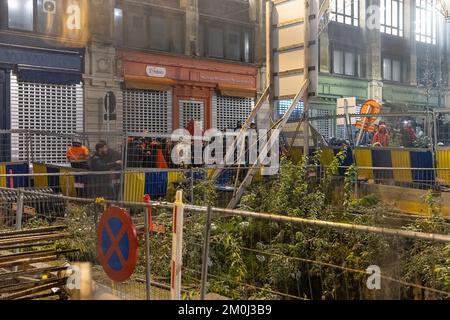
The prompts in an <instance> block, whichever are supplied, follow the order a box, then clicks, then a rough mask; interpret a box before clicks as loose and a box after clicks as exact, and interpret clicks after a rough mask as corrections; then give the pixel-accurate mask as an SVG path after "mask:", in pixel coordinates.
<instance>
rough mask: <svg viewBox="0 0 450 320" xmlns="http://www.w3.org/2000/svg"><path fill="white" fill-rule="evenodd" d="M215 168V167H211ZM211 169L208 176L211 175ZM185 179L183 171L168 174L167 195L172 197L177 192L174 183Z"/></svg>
mask: <svg viewBox="0 0 450 320" xmlns="http://www.w3.org/2000/svg"><path fill="white" fill-rule="evenodd" d="M210 170H214V169H210ZM209 174H210V172H209V170H208V177H209ZM183 179H185V175H184V173H183V172H180V171H170V172H169V173H168V174H167V196H168V197H172V196H173V195H174V194H175V187H174V185H173V184H174V183H175V182H179V181H181V180H183Z"/></svg>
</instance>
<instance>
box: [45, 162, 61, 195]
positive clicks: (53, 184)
mask: <svg viewBox="0 0 450 320" xmlns="http://www.w3.org/2000/svg"><path fill="white" fill-rule="evenodd" d="M47 173H60V170H59V168H55V167H52V166H47ZM48 186H49V187H50V188H52V189H53V191H55V192H56V193H60V192H61V185H60V183H59V176H48Z"/></svg>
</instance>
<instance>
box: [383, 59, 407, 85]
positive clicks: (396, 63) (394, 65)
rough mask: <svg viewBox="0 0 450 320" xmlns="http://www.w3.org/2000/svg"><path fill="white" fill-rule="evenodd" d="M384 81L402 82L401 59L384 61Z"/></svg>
mask: <svg viewBox="0 0 450 320" xmlns="http://www.w3.org/2000/svg"><path fill="white" fill-rule="evenodd" d="M383 79H384V80H388V81H396V82H401V81H402V63H401V62H400V60H399V59H391V58H384V59H383Z"/></svg>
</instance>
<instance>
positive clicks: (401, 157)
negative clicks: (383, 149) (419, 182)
mask: <svg viewBox="0 0 450 320" xmlns="http://www.w3.org/2000/svg"><path fill="white" fill-rule="evenodd" d="M391 159H392V167H393V168H411V155H410V153H409V151H405V150H391ZM393 171H394V180H395V181H396V182H412V171H411V170H393Z"/></svg>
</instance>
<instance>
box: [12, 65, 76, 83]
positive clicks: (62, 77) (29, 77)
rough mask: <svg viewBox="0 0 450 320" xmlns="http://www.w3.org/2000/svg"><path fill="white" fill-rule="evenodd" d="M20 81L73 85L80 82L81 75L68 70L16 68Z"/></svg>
mask: <svg viewBox="0 0 450 320" xmlns="http://www.w3.org/2000/svg"><path fill="white" fill-rule="evenodd" d="M18 78H19V80H20V81H25V82H36V83H49V84H60V85H73V84H79V83H80V82H81V79H82V77H81V73H80V72H76V71H70V70H57V69H45V68H28V67H21V66H19V67H18Z"/></svg>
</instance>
